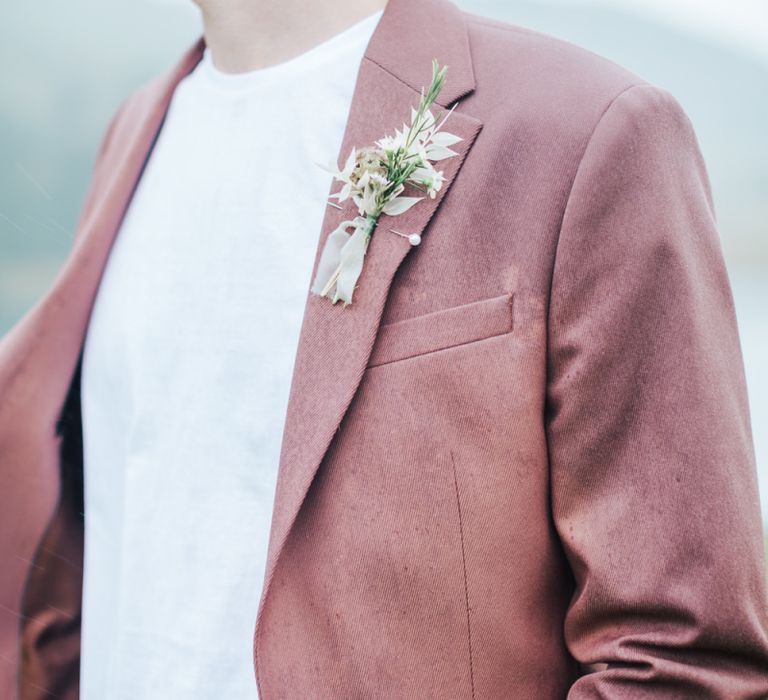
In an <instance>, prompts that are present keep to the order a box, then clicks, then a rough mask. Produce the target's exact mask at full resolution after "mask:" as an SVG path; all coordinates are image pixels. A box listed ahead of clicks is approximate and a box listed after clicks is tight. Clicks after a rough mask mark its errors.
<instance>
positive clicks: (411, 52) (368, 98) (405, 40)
mask: <svg viewBox="0 0 768 700" xmlns="http://www.w3.org/2000/svg"><path fill="white" fill-rule="evenodd" d="M425 28H427V29H428V30H429V31H425ZM435 28H438V29H439V31H435V32H434V33H433V32H432V30H434V29H435ZM433 57H434V58H436V59H437V60H438V62H439V63H440V64H446V65H448V66H449V67H448V73H447V76H446V82H445V85H444V87H443V90H442V92H441V94H440V96H439V97H438V100H437V105H436V106H435V107H433V111H434V113H435V117H436V119H438V121H439V120H440V118H441V114H443V113H444V109H443V108H445V107H446V106H448V105H450V104H451V103H452V102H455V101H456V100H457V99H458V98H460V97H461V96H463V95H465V94H467V93H468V92H470V91H471V90H472V89H473V87H474V77H473V73H472V67H471V62H470V58H469V48H468V40H467V36H466V27H465V25H464V20H463V17H462V16H461V14H460V13H459V11H458V10H457V9H456V8H455V7H454V6H453V5H452V4H449V3H448V2H446V1H445V0H389V4H388V5H387V6H386V8H385V10H384V13H383V15H382V17H381V19H380V20H379V24H378V25H377V27H376V30H375V31H374V34H373V36H372V38H371V41H370V42H369V45H368V47H367V49H366V52H365V55H364V57H363V60H362V62H361V65H360V70H359V73H358V77H357V83H356V85H355V90H354V94H353V99H352V104H351V107H350V112H349V117H348V121H347V126H346V130H345V133H344V137H343V140H342V146H341V150H340V152H339V154H338V159H337V160H338V162H340V163H343V162H344V160H345V159H346V156H347V155H348V153H349V151H350V150H351V149H352V147H353V146H357V147H361V146H364V145H367V144H370V143H372V142H373V141H375V140H376V139H378V138H381V137H382V136H384V135H385V134H389V135H391V134H393V133H394V129H395V128H399V127H400V126H401V125H402V123H403V122H404V121H409V120H410V114H411V107H416V106H417V105H418V102H419V99H420V88H421V86H425V87H426V86H428V85H429V81H430V77H431V70H432V66H431V62H432V58H433ZM480 127H481V123H480V121H479V120H477V119H475V118H473V117H471V116H468V115H466V114H464V113H462V112H459V111H458V109H456V110H454V112H453V114H452V115H451V116H450V118H449V119H448V121H447V122H446V129H447V130H448V131H450V132H452V133H455V134H456V135H458V136H460V137H462V139H463V140H462V141H460V142H459V143H458V144H457V145H455V146H453V147H452V148H454V150H456V151H457V152H458V153H459V155H457V156H453V157H451V158H448V159H446V160H444V161H440V163H439V167H440V168H441V169H442V170H443V171H444V176H445V178H446V181H445V183H444V184H443V188H442V189H441V191H440V192H439V193H438V196H437V197H436V198H435V199H429V198H425V199H423V200H422V201H420V202H418V203H417V204H416V205H415V206H413V207H412V208H411V209H409V210H408V211H407V212H405V213H404V214H401V215H399V216H396V217H391V216H387V215H384V214H383V215H382V216H381V217H380V218H379V221H378V225H377V227H376V229H375V230H374V232H373V236H372V238H371V242H370V244H369V247H368V252H367V254H366V257H365V263H364V266H363V270H362V273H361V275H360V278H359V280H358V286H357V287H356V289H355V295H354V300H353V302H352V304H351V305H350V306H348V307H344V306H343V304H342V303H341V302H339V303H337V304H336V305H333V304H331V302H330V301H329V300H328V299H327V298H324V297H320V296H318V295H316V294H313V293H308V297H307V302H306V307H305V311H304V317H303V321H302V327H301V331H300V336H299V342H298V348H297V352H296V358H295V365H294V370H293V378H292V381H291V388H290V393H289V399H288V408H287V412H286V419H285V426H284V432H283V441H282V447H281V454H280V465H279V472H278V478H277V487H276V492H275V501H274V510H273V514H272V525H271V530H270V540H269V548H268V556H267V565H266V573H265V580H264V588H263V591H262V596H261V600H260V602H259V611H258V616H257V621H256V631H255V635H254V636H255V642H254V643H255V645H258V638H259V623H260V620H261V618H262V613H263V609H264V606H265V602H266V599H267V596H268V593H269V587H270V584H271V581H272V577H273V573H274V569H275V566H276V563H277V560H278V558H279V555H280V552H281V551H282V549H283V547H284V545H285V542H286V539H287V537H288V534H289V532H290V529H291V527H292V525H293V523H294V521H295V519H296V516H297V514H298V512H299V510H300V508H301V505H302V503H303V501H304V498H305V496H306V494H307V491H308V489H309V487H310V485H311V483H312V481H313V478H314V476H315V474H316V472H317V470H318V468H319V466H320V464H321V462H322V460H323V457H324V456H325V454H326V452H327V451H328V448H329V446H330V444H331V442H332V440H333V437H334V435H335V434H336V432H337V431H338V430H339V428H340V426H341V422H342V419H343V417H344V415H345V413H346V411H347V408H348V407H349V405H350V403H351V401H352V399H353V397H354V395H355V393H356V391H357V388H358V386H359V384H360V381H361V379H362V377H363V374H364V372H365V368H366V365H367V363H368V358H369V356H370V353H371V350H372V348H373V344H374V341H375V339H376V333H377V330H378V326H379V322H380V319H381V316H382V312H383V310H384V305H385V302H386V300H387V295H388V292H389V289H390V286H391V285H392V282H393V279H394V276H395V273H396V271H397V269H398V267H399V266H400V264H401V263H402V261H403V260H404V259H405V257H406V256H407V255H408V254H416V255H417V254H418V247H413V246H411V244H410V243H409V242H408V240H407V239H406V238H404V237H402V236H398V235H396V234H394V233H391V232H390V231H389V229H390V228H395V229H397V230H398V231H401V232H404V233H418V234H422V233H424V230H425V228H426V227H427V225H428V223H429V221H430V219H431V218H432V216H433V214H434V213H435V211H436V209H437V208H438V207H439V205H440V202H441V201H442V198H443V197H445V196H446V195H447V193H448V191H449V189H450V186H451V183H452V181H453V180H454V179H455V177H456V174H457V173H458V171H459V169H460V167H461V165H462V163H463V161H464V158H465V156H466V154H467V153H468V152H469V150H470V148H471V147H472V144H473V141H474V139H475V137H476V135H477V134H478V132H479V130H480ZM338 189H340V183H338V182H334V183H333V184H332V186H331V188H330V190H329V194H330V193H332V192H335V191H337V190H338ZM344 204H345V206H344V207H343V209H341V210H340V209H337V208H335V207H331V206H328V207H327V208H326V212H325V216H324V220H323V223H322V228H321V231H320V238H319V243H318V247H317V251H316V255H315V262H314V265H313V270H312V275H311V276H310V280H308V287H309V282H310V281H311V280H312V279H314V276H315V274H316V270H317V266H318V262H319V259H320V253H321V251H322V248H323V245H324V243H325V240H326V238H327V237H328V235H329V234H330V233H331V232H332V231H333V230H334V229H335V228H336V227H337V226H338V225H339V224H340V223H341V222H342V221H344V220H347V219H351V218H353V217H354V216H355V215H356V214H357V209H356V207H355V205H354V204H353V203H352V202H351V200H346V201H345V203H344ZM425 235H429V234H428V233H427V234H425Z"/></svg>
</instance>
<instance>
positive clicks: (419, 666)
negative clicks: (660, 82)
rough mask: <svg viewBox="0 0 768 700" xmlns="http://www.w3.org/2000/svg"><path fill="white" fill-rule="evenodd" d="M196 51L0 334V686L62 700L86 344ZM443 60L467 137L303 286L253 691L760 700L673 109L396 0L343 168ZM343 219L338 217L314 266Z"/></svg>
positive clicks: (731, 318) (753, 501)
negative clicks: (40, 293)
mask: <svg viewBox="0 0 768 700" xmlns="http://www.w3.org/2000/svg"><path fill="white" fill-rule="evenodd" d="M425 27H427V28H428V29H429V31H424V28H425ZM203 48H204V41H203V39H202V37H201V38H200V39H198V41H197V42H195V44H194V45H193V46H192V47H190V49H189V50H188V51H187V52H186V53H185V54H184V56H183V57H181V58H180V60H179V61H178V62H177V64H176V65H175V66H173V67H172V68H171V69H170V70H169V71H168V72H167V73H166V74H164V75H162V76H159V77H158V78H156V79H155V80H153V81H152V82H151V83H149V84H147V85H145V86H144V87H142V88H141V89H140V90H138V91H136V92H135V93H133V94H132V95H130V96H129V97H128V98H127V99H126V101H125V102H124V103H123V104H122V105H121V107H120V108H119V109H118V111H117V113H116V115H115V117H114V119H113V121H112V123H111V124H110V127H109V129H108V131H107V133H106V135H105V137H104V139H103V141H102V144H101V148H100V151H99V154H98V157H97V160H96V163H95V167H94V173H93V179H92V183H91V187H90V190H89V192H88V195H87V198H86V201H85V204H84V206H83V213H82V216H81V219H80V222H79V224H78V227H77V233H76V237H75V242H74V245H73V248H72V250H71V253H70V255H69V257H68V259H67V261H66V262H65V264H64V265H63V267H62V269H61V272H60V273H59V275H58V277H57V278H56V280H55V281H54V282H53V283H52V285H51V287H50V289H49V290H48V292H47V293H46V294H45V296H44V297H43V298H42V299H41V300H40V301H39V302H38V303H37V304H36V305H35V306H34V307H33V308H32V309H30V310H29V312H28V313H27V314H26V315H25V316H24V317H23V318H22V319H21V320H20V321H19V322H18V323H17V324H16V326H15V327H14V328H13V329H12V330H11V331H10V332H9V333H8V334H7V335H6V336H5V337H4V338H3V339H2V341H1V342H0V399H1V401H0V556H1V557H2V568H1V569H0V697H2V698H9V699H15V698H21V699H23V700H38V699H39V700H43V699H44V698H50V697H57V698H65V699H70V698H77V696H78V669H79V653H80V636H79V635H80V610H81V608H80V598H81V591H82V572H81V567H82V557H83V521H82V515H81V512H82V507H83V506H82V444H81V430H82V426H81V422H80V407H79V371H80V353H81V350H82V344H83V340H84V333H85V330H86V328H87V323H88V318H89V314H90V311H91V307H92V303H93V299H94V297H95V293H96V290H97V288H98V284H99V278H100V275H101V273H102V270H103V268H104V264H105V262H106V260H107V256H108V254H109V250H110V246H111V244H112V242H113V240H114V237H115V236H116V234H117V231H118V228H119V224H120V221H121V218H122V216H123V214H124V211H125V208H126V206H127V204H128V202H129V201H130V198H131V195H132V193H133V190H134V187H135V185H136V182H137V181H138V179H139V177H140V176H141V171H142V168H143V165H144V163H145V162H146V158H147V156H148V154H149V153H150V152H151V148H152V145H153V143H154V139H155V137H156V135H157V133H158V131H159V129H160V128H161V125H162V120H163V116H164V114H165V110H166V108H167V106H168V103H169V100H170V98H171V96H172V94H173V90H174V88H175V86H176V85H177V84H178V82H179V81H180V80H181V79H182V78H183V77H184V76H185V75H186V74H187V73H188V72H189V71H190V70H191V69H192V68H193V67H194V65H195V64H196V63H197V62H198V61H199V60H200V58H201V56H202V51H203ZM433 57H434V58H437V59H438V61H439V62H440V63H441V64H447V65H448V66H449V68H448V78H447V82H446V85H445V89H444V91H443V92H442V93H441V96H440V99H439V103H440V107H441V109H439V110H438V111H440V112H442V108H443V107H449V106H453V105H454V104H456V105H457V106H456V108H455V110H454V112H453V114H452V115H451V117H450V119H449V122H448V124H447V125H446V128H448V125H450V131H453V132H455V133H457V134H458V135H460V136H461V137H462V138H463V140H462V141H461V142H460V143H459V144H458V145H457V147H456V148H457V150H458V151H459V154H460V155H459V156H458V157H454V158H451V159H448V160H446V161H444V162H443V163H441V167H444V168H445V174H446V178H447V181H446V183H445V186H444V188H443V190H442V191H441V192H440V193H439V195H438V197H437V198H436V199H435V200H425V201H423V202H421V203H420V204H419V205H418V206H415V207H413V208H412V209H410V210H409V211H408V212H407V213H405V214H403V215H402V216H399V217H397V218H396V219H390V217H387V216H383V217H382V218H381V220H380V222H379V226H378V228H377V230H376V232H375V233H374V236H373V239H372V241H371V244H370V247H369V249H368V255H367V258H366V264H365V268H364V270H363V273H362V275H361V277H360V283H359V287H358V289H357V290H356V292H355V299H354V302H353V304H352V305H351V306H350V307H348V308H342V306H341V305H340V304H339V305H336V306H332V305H331V304H330V303H329V302H328V300H326V299H323V298H320V297H318V296H316V295H313V294H311V293H310V292H309V286H310V283H311V280H312V279H313V277H314V270H313V274H312V275H311V276H310V277H309V278H308V279H307V290H308V292H307V303H306V309H305V315H304V319H303V323H302V328H301V336H300V341H299V347H298V352H297V356H296V364H295V369H294V375H293V380H292V384H291V391H290V397H289V405H288V412H287V416H286V423H285V430H284V434H283V445H282V452H281V456H280V472H279V477H278V484H277V492H276V495H275V509H274V515H273V519H272V527H271V530H270V543H269V552H268V561H267V575H266V580H265V587H264V590H263V592H262V597H261V600H260V605H259V612H258V616H257V619H256V620H254V639H253V642H254V676H255V677H254V683H258V687H259V690H260V693H261V697H262V698H263V699H264V700H273V699H277V698H301V699H304V698H323V699H325V698H329V699H330V698H350V699H351V698H468V699H473V698H474V699H478V700H479V699H481V698H484V699H496V698H514V699H520V700H551V699H555V698H568V699H569V700H587V699H592V698H605V699H615V700H630V699H633V698H691V699H693V698H696V699H701V698H718V699H721V700H724V699H728V700H736V699H744V700H746V699H747V698H749V699H758V698H768V632H767V628H768V613H767V608H768V602H767V600H766V584H765V571H764V555H763V549H762V547H763V544H762V533H761V521H760V507H759V502H758V495H757V480H756V469H755V462H754V451H753V446H752V434H751V427H750V421H749V408H748V403H747V393H746V386H745V380H744V371H743V364H742V358H741V350H740V346H739V338H738V334H737V328H736V321H735V314H734V308H733V300H732V296H731V289H730V285H729V280H728V277H727V274H726V269H725V266H724V263H723V256H722V251H721V247H720V241H719V237H718V232H717V227H716V221H715V213H714V207H713V202H712V195H711V191H710V185H709V181H708V177H707V172H706V168H705V164H704V162H703V160H702V156H701V153H700V150H699V146H698V143H697V139H696V136H695V134H694V131H693V129H692V126H691V124H690V121H689V120H688V118H687V116H686V114H685V113H684V111H683V109H682V108H681V107H680V105H679V103H678V102H677V101H676V100H675V98H674V97H673V96H671V95H670V94H669V93H668V92H666V91H665V90H663V89H661V88H659V87H656V86H654V85H652V84H649V83H648V82H646V81H644V80H642V79H641V78H639V77H638V76H636V75H634V74H632V73H630V72H628V71H627V70H625V69H623V68H622V67H620V66H617V65H616V64H613V63H611V62H609V61H607V60H605V59H603V58H601V57H599V56H596V55H595V54H593V53H590V52H588V51H586V50H584V49H581V48H577V47H575V46H573V45H571V44H568V43H565V42H562V41H559V40H556V39H554V38H551V37H547V36H545V35H542V34H539V33H536V32H532V31H528V30H525V29H522V28H519V27H515V26H511V25H509V24H504V23H501V22H498V21H493V20H490V19H487V18H484V17H480V16H477V15H473V14H470V13H467V12H463V11H461V10H459V9H458V8H457V7H456V6H454V5H453V4H452V3H450V2H449V1H448V0H390V1H389V4H388V5H387V7H386V9H385V11H384V14H383V16H382V18H381V20H380V22H379V25H378V26H377V28H376V31H375V32H374V35H373V37H372V39H371V41H370V43H369V45H368V47H367V50H366V53H365V57H364V59H363V61H362V63H361V67H360V73H359V76H358V81H357V85H356V88H355V93H354V98H353V103H352V107H351V111H350V116H349V122H348V125H347V130H346V132H345V135H344V141H343V145H342V148H341V151H340V154H339V160H340V161H341V160H342V159H343V157H344V156H345V155H346V153H347V152H348V151H349V149H350V148H351V147H352V146H353V145H364V144H365V143H368V142H370V141H372V140H374V139H376V138H379V137H380V136H382V135H384V134H385V133H392V130H393V129H394V128H396V127H398V126H399V125H400V124H401V122H402V121H403V119H404V118H407V115H408V114H409V110H410V107H411V106H412V105H414V104H416V102H417V100H418V96H419V89H420V87H421V86H422V85H424V84H426V83H427V82H428V81H429V77H430V63H431V60H432V58H433ZM333 189H335V188H333ZM351 215H354V206H353V205H352V204H351V203H350V202H347V203H346V206H345V207H344V209H343V210H341V211H340V210H337V209H334V208H332V207H328V209H327V211H326V214H325V220H324V221H323V223H322V227H321V230H320V231H319V232H318V247H317V256H316V258H315V266H316V265H317V262H318V260H319V255H320V251H321V249H322V244H323V242H324V241H325V238H326V237H327V236H328V234H329V233H330V232H331V231H332V230H333V229H334V228H336V226H337V225H338V223H339V222H341V221H343V220H345V219H348V218H350V216H351ZM390 227H394V228H396V229H397V230H399V231H403V232H407V233H419V234H421V235H422V237H423V240H422V243H421V244H420V245H419V246H416V247H413V246H411V245H410V244H409V242H408V241H407V239H405V238H403V237H402V236H398V235H395V234H393V233H391V232H389V231H388V230H387V229H389V228H390ZM139 274H140V271H139ZM255 332H258V329H255ZM279 351H280V350H279V348H276V352H279ZM213 466H214V467H215V465H213ZM85 517H87V513H86V514H85ZM256 583H257V582H254V590H256ZM214 642H215V640H214Z"/></svg>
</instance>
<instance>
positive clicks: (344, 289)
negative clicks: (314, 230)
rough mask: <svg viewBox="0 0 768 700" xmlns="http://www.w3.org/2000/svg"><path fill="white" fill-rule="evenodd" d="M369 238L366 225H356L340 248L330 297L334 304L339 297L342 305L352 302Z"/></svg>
mask: <svg viewBox="0 0 768 700" xmlns="http://www.w3.org/2000/svg"><path fill="white" fill-rule="evenodd" d="M370 238H371V237H370V234H369V228H368V226H366V225H364V226H358V227H356V228H355V232H354V233H353V234H352V235H351V236H350V237H349V240H348V241H347V242H346V243H345V244H344V247H343V248H342V249H341V261H340V263H339V271H338V277H337V278H336V291H335V292H334V295H333V298H332V299H331V301H332V302H333V303H334V304H335V303H336V302H337V301H339V300H340V299H341V300H342V301H343V302H344V306H346V305H347V304H351V303H352V294H353V292H354V291H355V284H357V280H358V278H359V277H360V273H361V272H362V270H363V259H364V258H365V253H366V251H367V250H368V241H369V240H370Z"/></svg>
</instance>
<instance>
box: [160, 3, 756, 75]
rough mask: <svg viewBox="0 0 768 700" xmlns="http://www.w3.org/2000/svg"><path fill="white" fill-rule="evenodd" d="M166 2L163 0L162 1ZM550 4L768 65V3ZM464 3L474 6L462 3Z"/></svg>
mask: <svg viewBox="0 0 768 700" xmlns="http://www.w3.org/2000/svg"><path fill="white" fill-rule="evenodd" d="M159 1H161V2H162V0H159ZM540 1H541V4H548V5H553V6H557V5H581V6H583V5H602V6H604V7H616V6H623V7H626V8H627V9H630V10H632V11H633V12H637V13H639V14H643V15H646V16H649V17H652V18H654V19H658V20H660V21H662V22H668V23H670V24H673V25H677V26H679V27H680V28H681V29H683V30H685V31H692V32H696V33H699V34H701V35H702V36H703V37H705V38H708V39H711V40H714V41H719V42H724V43H728V44H732V45H734V46H737V47H740V48H742V49H743V50H745V51H749V52H754V53H755V54H756V55H757V56H760V57H761V58H762V60H764V61H765V62H766V63H768V0H593V1H592V2H584V1H583V0H540ZM460 4H471V2H463V3H462V2H461V0H460Z"/></svg>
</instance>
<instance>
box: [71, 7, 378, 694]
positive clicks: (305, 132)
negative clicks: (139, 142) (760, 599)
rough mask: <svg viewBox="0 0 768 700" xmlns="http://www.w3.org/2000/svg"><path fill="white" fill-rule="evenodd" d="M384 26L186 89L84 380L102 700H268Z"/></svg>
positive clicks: (131, 229)
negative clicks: (331, 201) (355, 133)
mask: <svg viewBox="0 0 768 700" xmlns="http://www.w3.org/2000/svg"><path fill="white" fill-rule="evenodd" d="M381 14H382V11H378V12H376V13H374V14H372V15H370V16H368V17H367V18H366V19H364V20H362V21H360V22H358V23H357V24H355V25H354V26H351V27H350V28H348V29H346V30H345V31H343V32H341V33H340V34H337V35H336V36H334V37H332V38H331V39H329V40H327V41H325V42H324V43H322V44H319V45H317V46H315V47H314V48H312V49H310V50H309V51H307V52H305V53H303V54H301V55H299V56H297V57H296V58H293V59H291V60H289V61H287V62H284V63H281V64H278V65H276V66H271V67H268V68H265V69H261V70H256V71H252V72H246V73H237V74H231V73H224V72H222V71H220V70H219V69H217V68H216V66H215V65H214V64H213V63H212V60H211V55H210V53H209V51H208V50H207V49H206V52H205V55H204V57H203V59H202V61H201V62H200V63H199V64H198V65H197V66H195V68H194V69H193V71H192V72H191V73H190V74H189V75H188V76H186V77H185V78H184V79H183V80H182V81H181V82H180V84H179V85H178V86H177V88H176V90H175V92H174V95H173V99H172V101H171V104H170V107H169V111H168V115H167V118H166V121H165V123H164V125H163V127H162V129H161V131H160V135H159V137H158V140H157V143H156V145H155V147H154V149H153V152H152V154H151V157H150V159H149V161H148V163H147V166H146V169H145V171H144V174H143V176H142V178H141V180H140V182H139V185H138V188H137V190H136V192H135V195H134V197H133V199H132V202H131V204H130V206H129V209H128V211H127V213H126V217H125V219H124V221H123V224H122V227H121V229H120V231H119V232H118V236H117V238H116V240H115V243H114V247H113V249H112V252H111V254H110V257H109V260H108V262H107V266H106V268H105V273H104V277H103V279H102V282H101V285H100V287H99V291H98V294H97V298H96V303H95V307H94V310H93V315H92V317H91V321H90V325H89V328H88V332H87V335H86V340H85V350H84V359H83V374H82V383H81V396H82V412H83V431H84V470H85V571H84V583H83V620H82V640H81V645H82V646H81V652H82V657H81V697H82V698H84V699H85V700H105V699H109V700H123V699H125V700H147V699H155V698H156V699H157V700H175V699H179V700H181V699H183V700H196V699H206V700H218V699H219V698H227V699H229V698H232V699H237V700H242V699H245V698H256V697H258V694H257V689H256V681H255V676H254V669H253V633H254V627H255V622H256V612H257V609H258V603H259V598H260V596H261V592H262V585H263V579H264V571H265V565H266V555H267V542H268V537H269V528H270V522H271V517H272V505H273V498H274V491H275V484H276V478H277V469H278V460H279V453H280V444H281V439H282V432H283V424H284V420H285V411H286V407H287V403H288V391H289V388H290V381H291V376H292V371H293V363H294V357H295V352H296V347H297V343H298V337H299V330H300V327H301V321H302V317H303V312H304V305H305V302H306V298H307V293H308V290H309V286H310V282H311V279H310V276H311V271H312V264H313V262H314V255H315V251H316V249H317V246H318V238H319V234H320V228H321V224H322V220H323V216H324V214H325V209H326V206H327V204H326V203H327V201H328V199H327V195H328V192H329V188H330V187H331V184H332V176H331V175H330V173H328V172H326V171H325V170H323V169H321V168H320V167H318V166H317V165H316V164H315V163H316V162H319V163H328V162H329V161H331V160H333V159H336V157H337V155H338V154H339V149H340V147H341V140H342V137H343V133H344V128H345V126H346V122H347V117H348V113H349V108H350V104H351V98H352V93H353V89H354V86H355V81H356V77H357V73H358V70H359V66H360V61H361V59H362V56H363V53H364V51H365V48H366V46H367V44H368V41H369V39H370V37H371V34H372V33H373V30H374V29H375V27H376V25H377V23H378V20H379V18H380V17H381Z"/></svg>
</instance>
